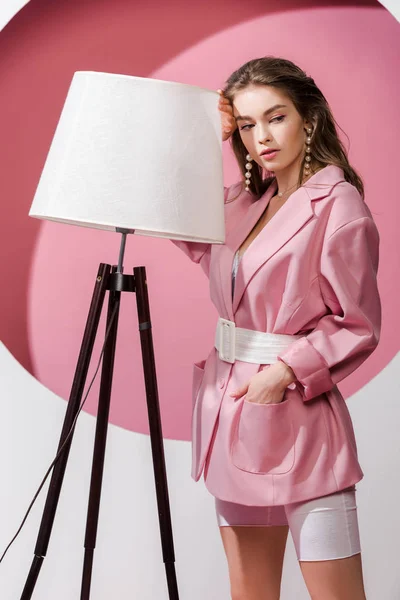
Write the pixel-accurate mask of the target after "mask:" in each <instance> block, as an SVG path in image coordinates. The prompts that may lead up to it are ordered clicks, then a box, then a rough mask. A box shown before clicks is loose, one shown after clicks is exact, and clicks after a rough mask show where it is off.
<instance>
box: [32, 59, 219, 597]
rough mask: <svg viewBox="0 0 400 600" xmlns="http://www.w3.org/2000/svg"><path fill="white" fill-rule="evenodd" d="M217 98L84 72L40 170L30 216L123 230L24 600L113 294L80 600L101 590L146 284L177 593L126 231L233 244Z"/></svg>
mask: <svg viewBox="0 0 400 600" xmlns="http://www.w3.org/2000/svg"><path fill="white" fill-rule="evenodd" d="M217 104H218V95H217V94H216V93H215V92H213V91H211V90H207V89H203V88H199V87H196V86H191V85H186V84H180V83H175V82H168V81H160V80H155V79H149V78H141V77H133V76H126V75H116V74H110V73H98V72H84V71H81V72H76V73H75V74H74V77H73V79H72V83H71V86H70V89H69V91H68V94H67V98H66V101H65V104H64V108H63V110H62V113H61V117H60V120H59V123H58V126H57V129H56V132H55V135H54V138H53V141H52V144H51V147H50V150H49V154H48V156H47V160H46V163H45V166H44V169H43V172H42V175H41V177H40V181H39V185H38V188H37V191H36V194H35V197H34V200H33V203H32V206H31V209H30V213H29V214H30V216H32V217H36V218H39V219H47V220H53V221H59V222H63V223H67V224H73V225H81V226H86V227H94V228H99V229H106V230H111V231H116V232H118V233H120V234H121V236H122V237H121V248H120V254H119V260H118V265H115V266H113V267H111V265H108V264H103V263H101V264H100V266H99V270H98V272H97V275H96V279H95V284H94V292H93V297H92V301H91V304H90V309H89V314H88V318H87V322H86V327H85V331H84V335H83V340H82V345H81V350H80V354H79V358H78V363H77V367H76V371H75V377H74V381H73V384H72V389H71V395H70V398H69V402H68V406H67V411H66V415H65V420H64V425H63V428H62V432H61V437H60V442H59V447H58V448H59V450H60V448H61V446H63V445H64V449H63V451H62V453H61V455H60V458H59V459H58V461H57V462H56V464H55V467H54V469H53V472H52V478H51V481H50V486H49V490H48V494H47V498H46V503H45V507H44V511H43V516H42V521H41V525H40V529H39V534H38V538H37V543H36V547H35V552H34V559H33V562H32V566H31V569H30V571H29V574H28V577H27V580H26V583H25V587H24V589H23V592H22V595H21V600H28V599H29V598H31V597H32V594H33V592H34V588H35V584H36V581H37V578H38V576H39V572H40V569H41V566H42V564H43V560H44V557H45V556H46V552H47V547H48V543H49V539H50V535H51V530H52V526H53V522H54V519H55V514H56V510H57V503H58V499H59V495H60V491H61V486H62V482H63V478H64V473H65V469H66V466H67V461H68V454H69V450H70V446H71V442H72V435H71V436H70V437H69V438H68V439H67V437H68V434H69V432H70V431H71V428H72V425H73V422H74V420H75V418H76V415H77V413H78V410H79V406H80V403H81V399H82V394H83V390H84V386H85V382H86V377H87V372H88V368H89V363H90V359H91V355H92V350H93V345H94V341H95V338H96V334H97V327H98V323H99V319H100V315H101V311H102V306H103V302H104V298H105V294H106V292H108V293H109V300H108V312H107V325H106V337H105V343H104V356H103V365H102V373H101V383H100V393H99V407H98V414H97V420H96V433H95V443H94V451H93V462H92V475H91V484H90V492H89V503H88V512H87V522H86V536H85V556H84V565H83V575H82V585H81V600H88V599H89V597H90V586H91V577H92V566H93V560H94V550H95V546H96V535H97V525H98V516H99V507H100V496H101V486H102V477H103V465H104V457H105V450H106V438H107V428H108V415H109V407H110V399H111V388H112V378H113V367H114V353H115V344H116V338H117V330H118V315H119V306H120V300H121V294H123V293H132V292H134V293H136V301H137V311H138V320H139V334H140V341H141V348H142V362H143V370H144V380H145V387H146V399H147V409H148V418H149V427H150V440H151V448H152V458H153V469H154V477H155V482H156V495H157V506H158V516H159V525H160V535H161V544H162V551H163V560H164V563H165V570H166V579H167V587H168V594H169V598H170V600H178V598H179V595H178V585H177V580H176V573H175V557H174V546H173V535H172V524H171V516H170V506H169V498H168V484H167V477H166V469H165V460H164V449H163V441H162V427H161V420H160V411H159V403H158V391H157V379H156V371H155V362H154V349H153V340H152V334H151V318H150V310H149V301H148V293H147V282H146V270H145V267H143V266H141V267H135V268H134V269H133V275H132V274H130V275H128V274H124V268H123V258H124V252H125V243H126V238H127V235H128V234H130V233H136V234H140V235H149V236H156V237H165V238H170V239H175V240H187V241H190V242H194V243H196V242H206V243H221V242H223V241H224V235H225V231H224V214H223V179H222V155H221V135H220V119H219V114H218V109H217Z"/></svg>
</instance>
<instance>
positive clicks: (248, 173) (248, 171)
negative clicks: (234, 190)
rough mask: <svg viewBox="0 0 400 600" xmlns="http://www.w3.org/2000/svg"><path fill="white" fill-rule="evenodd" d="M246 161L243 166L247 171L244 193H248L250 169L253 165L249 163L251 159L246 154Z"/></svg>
mask: <svg viewBox="0 0 400 600" xmlns="http://www.w3.org/2000/svg"><path fill="white" fill-rule="evenodd" d="M246 160H247V163H246V165H245V166H246V169H247V171H246V188H245V190H246V192H248V191H249V185H250V178H251V169H252V168H253V165H252V164H251V161H252V160H253V159H252V158H251V156H250V154H246Z"/></svg>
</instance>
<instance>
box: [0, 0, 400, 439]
mask: <svg viewBox="0 0 400 600" xmlns="http://www.w3.org/2000/svg"><path fill="white" fill-rule="evenodd" d="M188 4H189V3H175V4H172V5H171V4H170V3H168V5H164V3H159V5H158V4H157V11H155V10H154V8H155V7H154V5H150V4H148V5H146V6H143V5H140V6H134V5H133V3H131V2H128V1H120V0H118V1H115V0H114V1H113V2H111V0H110V1H108V2H105V1H104V2H100V1H98V0H97V1H96V2H93V1H90V2H85V3H83V4H82V3H80V2H75V1H72V2H71V1H69V2H66V1H65V2H61V1H59V2H57V6H55V4H54V3H53V2H50V1H48V0H46V1H43V0H36V1H35V0H31V2H30V4H28V5H27V7H25V9H23V10H22V11H21V13H20V14H19V15H18V16H17V17H15V18H14V19H13V21H12V22H11V23H10V24H9V25H8V26H7V27H6V29H5V30H4V32H3V33H2V37H1V38H0V68H1V72H2V81H3V86H2V88H3V89H2V94H1V96H0V106H1V110H0V119H1V122H0V127H1V131H2V140H3V144H2V145H1V147H0V152H1V162H0V164H1V165H2V187H3V194H4V195H3V214H2V220H1V223H0V227H1V229H0V244H1V247H2V250H3V253H2V256H4V257H5V259H6V260H4V259H3V286H2V289H3V291H2V294H1V297H0V310H1V320H0V327H1V331H0V335H1V339H2V340H3V341H4V343H5V344H6V345H7V346H8V347H9V348H10V350H11V351H12V352H13V353H14V355H15V356H16V357H17V359H18V360H19V361H20V362H21V363H22V364H23V365H24V366H25V367H27V368H28V369H29V370H31V371H32V372H33V373H34V375H35V376H36V377H37V378H38V379H39V380H40V381H42V382H43V383H44V384H45V385H46V386H47V387H49V388H50V389H52V390H53V391H55V392H56V393H58V394H59V395H61V396H62V397H64V398H67V397H68V395H69V389H70V385H71V381H72V377H73V373H74V368H75V363H76V358H77V355H78V351H79V345H80V341H81V337H82V332H83V327H84V323H85V319H86V314H87V310H88V306H89V301H90V297H91V293H92V289H93V285H94V279H95V275H96V272H97V267H98V263H99V262H111V263H113V262H115V261H116V260H117V257H118V247H119V236H118V235H116V234H111V233H106V232H101V231H90V230H86V229H81V228H78V227H65V226H64V225H60V224H55V223H44V224H40V223H39V222H37V221H35V220H33V219H30V218H29V217H28V216H27V214H28V210H29V207H30V203H31V201H32V198H33V195H34V192H35V188H36V185H37V182H38V179H39V176H40V172H41V169H42V168H43V164H44V161H45V159H46V155H47V152H48V148H49V145H50V142H51V139H52V135H53V133H54V129H55V126H56V124H57V121H58V118H59V115H60V112H61V108H62V105H63V102H64V99H65V96H66V93H67V90H68V87H69V84H70V81H71V78H72V74H73V72H74V71H76V70H98V71H108V72H115V73H126V74H132V75H139V76H154V77H158V78H163V79H171V80H175V81H181V82H186V83H191V84H195V85H200V86H204V87H208V88H213V89H216V88H217V87H220V86H221V85H223V82H224V79H225V78H226V77H227V76H228V75H229V74H230V72H231V71H232V70H234V69H235V68H237V67H238V66H239V65H240V64H241V63H243V62H244V61H246V60H248V59H250V58H253V57H256V56H261V55H265V54H274V55H280V56H284V57H286V58H289V59H292V60H294V61H295V62H297V63H298V64H299V65H300V66H302V67H303V68H305V69H306V70H307V72H308V73H309V74H311V75H312V76H313V77H314V79H315V80H316V82H317V83H318V84H319V85H320V87H321V88H322V91H323V92H324V94H325V95H326V96H327V98H328V101H329V102H330V104H331V106H332V109H333V112H334V115H335V117H336V119H337V121H338V123H339V124H340V126H341V127H342V128H343V129H344V131H345V132H346V133H347V134H348V136H349V138H350V140H351V147H350V159H351V162H352V163H353V164H354V166H355V167H356V168H358V169H359V171H360V172H361V173H362V175H363V176H364V179H365V184H366V201H367V203H368V205H369V206H370V208H371V210H372V211H373V214H374V217H375V220H376V222H377V225H378V228H379V230H380V233H381V267H380V273H379V283H380V289H381V292H382V298H383V308H384V321H383V331H382V340H381V344H380V346H379V347H378V349H377V350H376V352H375V353H374V354H373V355H372V356H371V358H370V359H368V361H367V362H366V363H364V365H363V366H362V367H361V368H360V369H359V370H358V371H357V372H356V373H355V374H353V375H352V376H351V377H349V378H348V379H347V380H346V382H344V383H343V384H342V385H341V386H340V387H341V390H342V391H343V393H344V394H345V395H346V396H349V395H351V394H352V393H354V392H355V391H356V390H357V389H359V388H360V387H362V386H363V385H364V384H365V383H366V382H367V381H368V380H369V379H370V378H371V377H373V376H374V375H376V374H377V373H378V372H379V371H380V370H381V369H382V368H383V367H384V366H385V365H386V364H387V363H388V362H389V360H390V359H391V358H392V357H393V356H394V354H395V353H396V352H397V351H398V347H399V345H398V342H397V336H396V334H398V333H399V319H398V317H397V312H396V308H397V306H396V298H397V296H398V291H399V289H398V288H399V285H398V283H397V280H396V278H395V277H393V272H394V264H395V262H396V263H397V261H398V251H399V236H398V233H397V227H396V226H397V223H398V222H399V208H398V206H399V205H398V202H397V201H396V200H397V193H396V191H397V190H396V187H395V186H396V183H397V182H396V180H395V177H396V169H393V167H392V165H395V159H396V157H397V155H398V152H397V146H395V133H396V132H397V131H398V130H399V121H400V116H399V114H398V111H397V110H396V104H397V98H398V97H399V87H400V86H399V83H398V81H396V79H398V78H395V77H394V73H396V71H397V68H398V64H399V58H400V42H399V37H398V24H397V23H396V21H395V20H394V18H393V17H392V16H391V15H390V14H389V13H388V12H386V11H385V10H384V9H383V8H382V7H379V5H378V4H377V3H375V2H358V3H357V4H358V5H359V6H357V7H355V6H353V7H341V6H340V4H341V3H337V2H329V3H326V4H327V5H326V6H324V7H323V8H319V7H320V6H321V4H325V3H321V2H308V3H305V2H292V3H290V2H288V3H286V4H285V6H286V7H287V8H288V9H289V8H290V7H292V8H296V7H297V10H286V11H284V12H278V11H277V7H278V6H279V5H281V3H278V2H270V3H269V4H268V6H269V8H268V9H265V2H253V3H252V4H251V6H248V5H247V4H245V3H242V2H230V3H229V10H228V9H227V8H226V6H227V5H226V4H225V5H223V3H222V2H219V1H218V2H213V3H212V5H211V4H210V10H204V5H203V4H199V5H197V6H196V5H194V4H193V6H188ZM211 6H212V12H210V11H211ZM224 6H225V8H224ZM306 6H310V7H312V6H314V8H312V9H310V10H307V9H306V8H299V7H306ZM211 15H212V18H211ZM344 140H345V143H346V146H348V144H347V141H346V139H345V138H344ZM224 152H225V156H226V166H227V168H226V182H227V183H231V182H232V181H234V180H235V179H236V177H237V171H236V167H235V164H234V161H233V158H232V156H231V154H230V151H229V147H228V146H226V147H225V149H224ZM5 207H6V210H5V212H4V208H5ZM142 264H144V265H145V266H146V269H147V275H148V286H149V293H150V302H151V310H152V320H153V335H154V344H155V351H156V362H157V375H158V383H159V392H160V403H161V409H162V417H163V430H164V435H165V436H166V437H171V438H177V439H188V438H189V424H190V408H191V402H190V382H191V364H192V362H193V361H195V360H200V359H201V358H204V357H205V356H206V355H207V354H208V352H209V350H210V347H211V346H212V342H213V335H214V324H215V320H216V316H217V315H216V312H215V310H214V308H213V307H212V305H211V303H210V301H209V298H208V286H207V281H206V279H205V277H204V275H203V274H202V272H201V270H200V269H199V268H198V267H197V266H196V265H193V264H191V263H190V262H189V261H188V259H187V258H186V257H185V256H183V255H182V254H181V253H180V252H179V250H177V249H176V248H175V247H174V246H173V245H172V244H171V243H170V242H168V241H166V240H158V239H150V238H140V237H131V238H129V240H128V247H127V255H126V260H125V266H126V270H130V269H131V268H132V267H133V266H137V265H142ZM396 292H397V293H396ZM100 331H101V332H102V331H103V328H101V329H100ZM389 332H391V333H392V335H391V336H390V335H389ZM100 345H101V340H100V339H99V341H98V343H97V346H96V348H95V352H94V359H95V358H97V356H98V354H99V351H100ZM95 362H96V361H95V360H93V368H94V364H95ZM93 368H92V371H93ZM96 389H97V388H95V389H94V390H93V392H92V393H91V395H90V397H89V399H88V402H87V410H88V411H89V412H90V413H95V412H96V405H97V394H96ZM110 419H111V421H112V422H114V423H116V424H118V425H121V426H123V427H125V428H127V429H132V430H135V431H138V432H146V433H147V431H148V427H147V415H146V408H145V397H144V385H143V376H142V370H141V356H140V345H139V337H138V333H137V321H136V300H135V297H134V295H131V294H126V295H124V296H123V302H122V311H121V319H120V331H119V339H118V347H117V356H116V370H115V382H114V396H113V402H112V406H111V415H110Z"/></svg>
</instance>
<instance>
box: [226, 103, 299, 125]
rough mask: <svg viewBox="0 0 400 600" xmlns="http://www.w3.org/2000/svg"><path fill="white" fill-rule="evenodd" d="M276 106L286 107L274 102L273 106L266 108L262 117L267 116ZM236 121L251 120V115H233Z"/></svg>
mask: <svg viewBox="0 0 400 600" xmlns="http://www.w3.org/2000/svg"><path fill="white" fill-rule="evenodd" d="M277 108H287V105H286V104H274V106H271V108H268V110H266V111H265V112H264V114H263V116H264V117H267V116H268V115H269V114H270V113H272V112H274V110H276V109H277ZM235 120H236V122H237V121H251V120H252V117H249V116H248V115H238V116H237V117H235Z"/></svg>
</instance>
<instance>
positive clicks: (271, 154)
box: [261, 150, 279, 160]
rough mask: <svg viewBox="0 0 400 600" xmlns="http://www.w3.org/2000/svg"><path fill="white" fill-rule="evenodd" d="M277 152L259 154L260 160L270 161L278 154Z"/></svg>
mask: <svg viewBox="0 0 400 600" xmlns="http://www.w3.org/2000/svg"><path fill="white" fill-rule="evenodd" d="M278 152H279V150H273V151H272V152H265V154H261V158H264V159H265V160H272V159H273V158H275V156H276V155H277V154H278Z"/></svg>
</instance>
